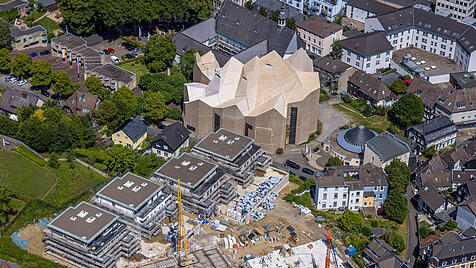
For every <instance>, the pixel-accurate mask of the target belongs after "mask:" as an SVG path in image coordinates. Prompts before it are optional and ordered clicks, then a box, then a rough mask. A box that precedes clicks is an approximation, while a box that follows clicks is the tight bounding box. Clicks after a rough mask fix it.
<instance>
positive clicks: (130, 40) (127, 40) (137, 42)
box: [121, 36, 144, 49]
mask: <svg viewBox="0 0 476 268" xmlns="http://www.w3.org/2000/svg"><path fill="white" fill-rule="evenodd" d="M121 39H122V40H124V41H126V42H127V43H129V44H132V45H134V46H136V47H140V48H141V49H142V48H144V44H142V43H141V42H139V41H136V40H132V38H130V37H127V36H121Z"/></svg>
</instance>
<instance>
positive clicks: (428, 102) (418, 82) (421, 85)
mask: <svg viewBox="0 0 476 268" xmlns="http://www.w3.org/2000/svg"><path fill="white" fill-rule="evenodd" d="M407 92H412V93H414V94H415V95H417V96H418V97H420V99H421V101H422V102H423V107H424V109H425V113H424V118H425V119H427V120H429V119H433V117H435V113H436V104H437V103H438V99H439V98H440V96H442V95H443V94H444V91H443V90H442V89H441V88H439V87H438V86H436V85H434V84H432V83H430V82H428V81H426V80H425V78H423V77H420V76H417V77H414V78H413V80H412V82H411V83H410V85H409V86H408V88H407Z"/></svg>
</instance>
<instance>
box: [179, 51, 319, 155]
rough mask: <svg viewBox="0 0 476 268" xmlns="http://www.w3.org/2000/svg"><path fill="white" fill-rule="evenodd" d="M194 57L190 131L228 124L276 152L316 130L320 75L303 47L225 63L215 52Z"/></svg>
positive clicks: (199, 133) (187, 118) (188, 94)
mask: <svg viewBox="0 0 476 268" xmlns="http://www.w3.org/2000/svg"><path fill="white" fill-rule="evenodd" d="M195 59H196V60H195V69H194V82H192V83H187V84H185V93H184V124H185V126H186V128H187V129H188V130H190V131H191V135H192V136H194V137H198V138H201V137H204V136H205V135H207V134H208V133H210V132H212V131H217V130H218V129H220V128H226V129H229V130H231V131H233V132H235V133H238V134H240V135H244V136H247V137H250V138H252V139H254V140H255V141H256V144H257V145H259V146H261V147H262V148H263V149H264V150H265V151H268V152H274V151H275V150H276V149H278V148H280V147H283V146H284V144H286V143H289V144H300V143H303V142H306V141H307V140H308V137H309V135H310V134H311V133H314V132H315V131H316V128H317V118H318V103H319V75H318V73H317V72H314V71H313V65H312V60H311V59H310V58H309V56H308V55H307V54H306V52H305V51H304V49H300V50H298V51H297V52H295V53H294V54H293V55H292V56H290V57H288V58H286V59H283V58H282V57H281V56H280V55H279V54H278V53H277V52H276V51H272V52H270V53H268V54H266V55H265V56H263V57H261V58H258V57H254V58H253V59H252V60H250V61H249V62H247V63H245V64H243V63H241V62H240V61H239V60H237V59H235V57H232V58H231V59H230V60H229V61H228V63H227V64H226V65H225V66H223V68H220V67H219V66H218V63H217V61H216V58H215V56H214V54H213V53H211V52H208V53H207V54H205V55H203V56H199V55H198V54H196V55H195ZM284 126H288V127H284ZM286 129H289V135H287V134H286Z"/></svg>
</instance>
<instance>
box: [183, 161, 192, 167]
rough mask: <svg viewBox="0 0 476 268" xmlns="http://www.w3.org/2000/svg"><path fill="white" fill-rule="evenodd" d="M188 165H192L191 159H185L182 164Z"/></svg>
mask: <svg viewBox="0 0 476 268" xmlns="http://www.w3.org/2000/svg"><path fill="white" fill-rule="evenodd" d="M188 165H190V161H187V160H185V161H183V162H182V166H185V167H186V166H188Z"/></svg>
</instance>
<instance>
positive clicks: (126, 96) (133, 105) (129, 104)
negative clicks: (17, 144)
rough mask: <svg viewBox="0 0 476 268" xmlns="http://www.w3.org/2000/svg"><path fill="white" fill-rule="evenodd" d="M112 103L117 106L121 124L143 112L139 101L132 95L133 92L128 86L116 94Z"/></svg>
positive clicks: (118, 118)
mask: <svg viewBox="0 0 476 268" xmlns="http://www.w3.org/2000/svg"><path fill="white" fill-rule="evenodd" d="M111 101H112V102H114V104H116V107H117V120H118V122H119V123H121V122H123V121H125V120H127V119H129V118H131V117H132V116H134V115H137V114H140V113H141V112H142V111H141V110H140V106H139V104H138V102H137V99H136V98H135V97H134V96H133V95H132V90H130V89H129V88H128V87H126V86H122V87H120V88H119V89H118V90H117V91H116V92H114V95H113V96H112V98H111Z"/></svg>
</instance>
